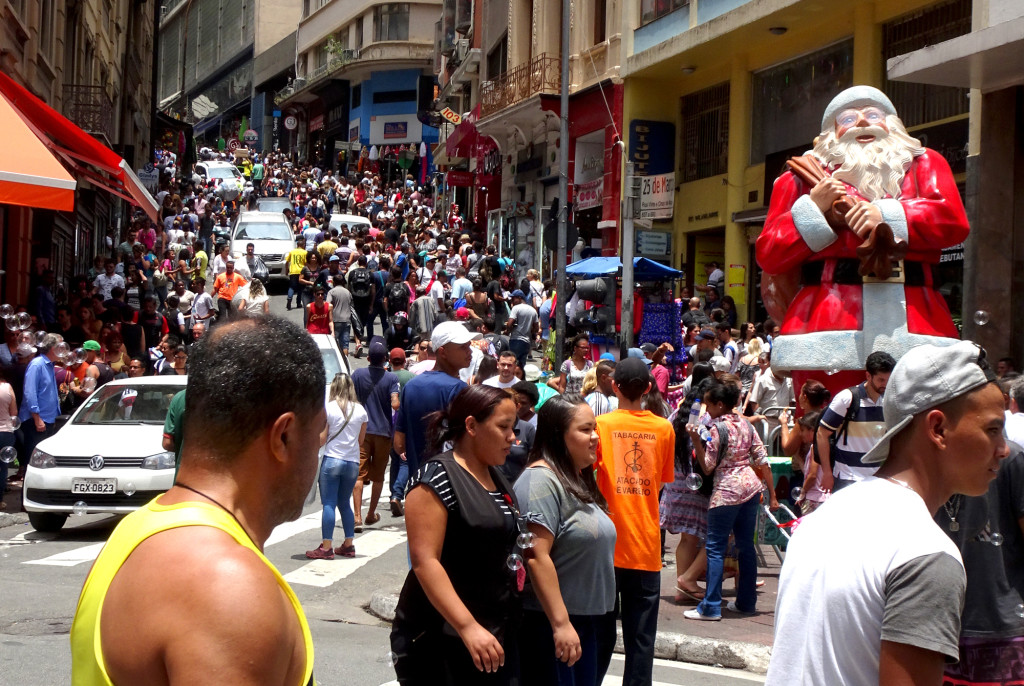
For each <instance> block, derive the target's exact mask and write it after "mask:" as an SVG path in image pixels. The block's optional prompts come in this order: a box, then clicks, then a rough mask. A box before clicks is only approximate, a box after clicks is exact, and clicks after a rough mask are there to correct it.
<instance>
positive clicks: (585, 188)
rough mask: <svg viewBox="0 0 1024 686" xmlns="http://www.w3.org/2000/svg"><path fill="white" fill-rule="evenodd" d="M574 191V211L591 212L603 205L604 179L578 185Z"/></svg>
mask: <svg viewBox="0 0 1024 686" xmlns="http://www.w3.org/2000/svg"><path fill="white" fill-rule="evenodd" d="M573 188H574V190H575V191H576V204H575V205H573V208H574V209H576V210H592V209H594V208H595V207H601V205H603V204H604V197H603V196H604V177H601V178H600V179H597V180H596V181H587V182H586V183H578V184H576V185H575V186H574V187H573Z"/></svg>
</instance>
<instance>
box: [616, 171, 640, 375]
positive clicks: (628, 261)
mask: <svg viewBox="0 0 1024 686" xmlns="http://www.w3.org/2000/svg"><path fill="white" fill-rule="evenodd" d="M623 152H624V151H623ZM633 179H634V177H633V161H632V160H629V159H627V160H626V183H625V189H626V195H625V198H624V199H623V203H622V204H623V211H622V222H621V224H622V251H621V253H620V254H621V255H622V331H621V333H620V336H619V352H620V355H621V357H622V359H625V358H626V354H627V352H628V351H629V347H630V345H632V343H633V249H634V247H635V243H636V239H635V238H634V236H633V199H634V197H635V196H636V186H635V184H634V182H633Z"/></svg>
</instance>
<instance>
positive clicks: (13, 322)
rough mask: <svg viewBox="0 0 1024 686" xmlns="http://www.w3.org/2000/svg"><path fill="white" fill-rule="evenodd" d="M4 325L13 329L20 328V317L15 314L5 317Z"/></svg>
mask: <svg viewBox="0 0 1024 686" xmlns="http://www.w3.org/2000/svg"><path fill="white" fill-rule="evenodd" d="M4 325H5V326H6V327H7V328H8V329H10V330H11V331H17V330H18V318H17V317H16V316H14V315H13V314H12V315H10V316H9V317H4Z"/></svg>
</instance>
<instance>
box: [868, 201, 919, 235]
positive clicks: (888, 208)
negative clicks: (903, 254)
mask: <svg viewBox="0 0 1024 686" xmlns="http://www.w3.org/2000/svg"><path fill="white" fill-rule="evenodd" d="M872 204H873V205H876V206H877V207H878V209H879V210H881V211H882V221H884V222H885V223H886V224H888V225H889V226H890V227H892V233H893V235H894V236H896V239H897V240H902V241H903V242H905V243H909V241H910V231H909V230H908V229H907V212H906V210H904V209H903V204H902V203H901V202H900V201H899V200H895V199H893V198H882V199H881V200H876V201H874V203H872Z"/></svg>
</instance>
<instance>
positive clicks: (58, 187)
mask: <svg viewBox="0 0 1024 686" xmlns="http://www.w3.org/2000/svg"><path fill="white" fill-rule="evenodd" d="M0 131H3V132H4V144H3V145H0V203H6V204H8V205H24V206H26V207H39V208H42V209H45V210H60V211H65V212H69V211H71V210H73V209H74V208H75V180H74V179H73V178H71V175H70V174H68V172H67V170H66V169H64V167H63V165H61V163H60V162H59V161H57V158H56V157H54V155H53V153H52V152H50V151H49V150H48V149H47V148H46V146H45V145H44V144H43V142H42V141H41V140H39V138H38V137H37V136H36V134H35V133H33V132H32V129H30V128H29V126H28V124H27V123H26V122H25V120H24V119H23V118H22V116H21V115H20V114H19V113H18V110H17V109H15V107H14V106H13V105H12V104H11V103H10V101H9V100H8V99H7V98H6V97H4V96H2V95H0Z"/></svg>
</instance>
